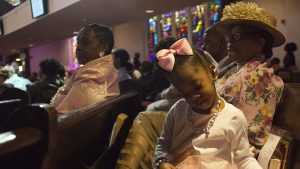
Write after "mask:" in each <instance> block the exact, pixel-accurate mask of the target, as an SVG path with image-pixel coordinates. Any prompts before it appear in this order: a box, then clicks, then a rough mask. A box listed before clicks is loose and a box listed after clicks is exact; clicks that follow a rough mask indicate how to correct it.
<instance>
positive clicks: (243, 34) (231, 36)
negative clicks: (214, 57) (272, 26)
mask: <svg viewBox="0 0 300 169" xmlns="http://www.w3.org/2000/svg"><path fill="white" fill-rule="evenodd" d="M251 35H253V33H246V32H235V33H231V34H229V35H226V36H225V38H226V41H227V42H229V41H230V40H233V41H239V40H241V39H242V38H247V37H250V36H251Z"/></svg>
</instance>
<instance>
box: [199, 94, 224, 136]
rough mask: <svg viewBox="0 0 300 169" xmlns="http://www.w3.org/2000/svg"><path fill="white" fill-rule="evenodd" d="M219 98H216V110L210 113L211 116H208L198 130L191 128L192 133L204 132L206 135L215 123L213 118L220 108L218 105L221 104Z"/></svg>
mask: <svg viewBox="0 0 300 169" xmlns="http://www.w3.org/2000/svg"><path fill="white" fill-rule="evenodd" d="M221 102H222V100H221V98H220V97H219V100H218V104H217V106H216V112H214V113H212V116H211V117H210V119H209V120H208V122H207V124H206V126H205V127H203V128H201V129H200V130H199V129H193V133H194V134H200V133H205V134H206V136H207V135H208V134H209V132H210V129H211V127H212V126H213V125H214V123H215V120H216V118H217V116H218V114H219V109H220V106H221Z"/></svg>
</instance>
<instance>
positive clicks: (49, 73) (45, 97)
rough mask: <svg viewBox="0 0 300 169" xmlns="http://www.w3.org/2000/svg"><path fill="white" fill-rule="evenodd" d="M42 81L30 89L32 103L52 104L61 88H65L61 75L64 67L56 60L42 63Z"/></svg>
mask: <svg viewBox="0 0 300 169" xmlns="http://www.w3.org/2000/svg"><path fill="white" fill-rule="evenodd" d="M39 66H40V80H38V81H37V82H35V83H34V84H33V85H32V86H29V87H28V93H29V96H30V101H31V103H50V100H51V98H52V97H53V96H54V95H55V93H56V91H57V90H58V88H59V87H61V86H63V77H61V75H60V71H61V67H62V65H61V64H60V63H59V62H57V61H56V60H54V59H46V60H43V61H41V62H40V65H39Z"/></svg>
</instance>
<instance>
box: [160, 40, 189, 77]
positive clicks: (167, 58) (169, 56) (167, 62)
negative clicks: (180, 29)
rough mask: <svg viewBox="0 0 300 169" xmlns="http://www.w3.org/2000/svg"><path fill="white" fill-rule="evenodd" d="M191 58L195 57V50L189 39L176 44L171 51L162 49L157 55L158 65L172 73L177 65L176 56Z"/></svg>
mask: <svg viewBox="0 0 300 169" xmlns="http://www.w3.org/2000/svg"><path fill="white" fill-rule="evenodd" d="M175 53H176V54H178V55H182V56H189V55H193V49H192V47H191V45H190V44H189V42H188V41H187V39H185V38H182V39H179V40H178V41H177V42H175V43H174V44H173V45H172V46H171V47H170V49H162V50H160V51H158V52H157V53H156V55H155V57H156V59H157V60H158V65H159V66H160V67H161V68H163V69H164V70H166V71H168V72H171V71H172V70H173V67H174V64H175V56H174V54H175Z"/></svg>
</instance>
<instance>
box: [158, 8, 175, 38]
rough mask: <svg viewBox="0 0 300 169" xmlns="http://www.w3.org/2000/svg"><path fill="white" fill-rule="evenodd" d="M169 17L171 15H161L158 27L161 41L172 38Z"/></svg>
mask: <svg viewBox="0 0 300 169" xmlns="http://www.w3.org/2000/svg"><path fill="white" fill-rule="evenodd" d="M171 15H172V13H164V14H162V15H161V20H160V26H161V36H162V38H163V39H164V38H166V37H169V36H172V30H171V28H172V26H171Z"/></svg>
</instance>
